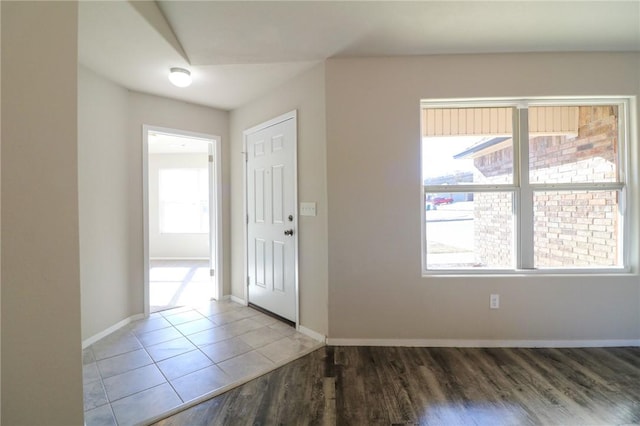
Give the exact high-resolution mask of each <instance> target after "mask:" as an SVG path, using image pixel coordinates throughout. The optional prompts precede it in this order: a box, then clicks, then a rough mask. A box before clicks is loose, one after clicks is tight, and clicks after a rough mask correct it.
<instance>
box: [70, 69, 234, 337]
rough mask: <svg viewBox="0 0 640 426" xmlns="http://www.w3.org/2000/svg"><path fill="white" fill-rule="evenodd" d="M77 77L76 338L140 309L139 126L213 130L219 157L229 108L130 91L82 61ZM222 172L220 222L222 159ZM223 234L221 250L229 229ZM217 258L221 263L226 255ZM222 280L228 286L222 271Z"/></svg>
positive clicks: (225, 176)
mask: <svg viewBox="0 0 640 426" xmlns="http://www.w3.org/2000/svg"><path fill="white" fill-rule="evenodd" d="M78 77H79V79H78V85H79V88H78V91H79V92H78V99H79V110H78V129H79V133H78V140H79V148H78V157H79V164H78V170H79V182H78V186H79V203H80V248H81V257H80V260H81V268H80V271H81V282H82V338H83V339H88V338H90V337H93V336H95V335H96V334H98V333H100V332H103V331H104V330H106V329H108V328H109V327H111V326H113V325H115V324H117V323H118V322H120V321H122V320H126V319H127V318H129V317H131V316H133V315H137V314H141V313H143V311H144V296H143V294H144V292H143V285H142V279H143V278H142V257H143V252H142V247H143V235H142V126H143V125H144V124H148V125H152V126H159V127H168V128H174V129H178V130H187V131H192V132H199V133H208V134H213V135H217V136H220V137H221V138H222V156H223V162H224V158H225V156H226V155H228V150H227V148H226V144H227V143H228V130H227V128H228V113H227V112H224V111H220V110H215V109H212V108H207V107H201V106H197V105H193V104H189V103H185V102H179V101H174V100H171V99H166V98H160V97H156V96H151V95H145V94H141V93H136V92H129V91H127V90H126V89H124V88H122V87H121V86H118V85H116V84H114V83H112V82H110V81H108V80H106V79H104V78H103V77H101V76H99V75H97V74H95V73H94V72H92V71H90V70H88V69H86V68H84V67H80V69H79V76H78ZM222 174H223V176H222V180H223V182H222V184H223V209H224V207H225V206H226V207H227V210H226V211H224V210H223V212H222V214H223V224H227V223H228V221H229V214H228V205H229V195H228V187H229V184H228V182H229V171H228V167H225V166H224V164H223V167H222ZM228 228H229V227H228V226H227V225H225V226H224V229H225V230H228ZM223 238H224V240H223V246H224V252H225V253H226V252H228V247H229V233H228V231H225V234H224V236H223ZM224 262H225V263H226V264H227V265H228V263H229V257H228V256H227V258H225V259H224ZM225 266H226V265H225ZM224 270H225V271H228V270H229V268H228V266H227V267H225V268H224ZM224 286H225V287H224V288H225V294H229V291H230V286H229V274H225V280H224Z"/></svg>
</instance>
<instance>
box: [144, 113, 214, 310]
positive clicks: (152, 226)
mask: <svg viewBox="0 0 640 426" xmlns="http://www.w3.org/2000/svg"><path fill="white" fill-rule="evenodd" d="M143 144H144V147H143V204H144V207H143V210H144V227H143V228H144V255H143V263H144V299H145V315H148V314H149V313H152V312H157V311H161V310H165V309H171V308H175V307H180V306H193V305H199V304H204V303H206V302H208V301H210V300H212V299H215V300H221V298H222V293H223V289H222V282H223V281H222V270H221V267H222V242H221V238H222V224H221V223H222V221H221V215H220V212H221V188H220V185H221V164H220V159H221V155H220V151H221V148H220V138H219V137H218V136H215V135H206V134H200V133H193V132H188V131H182V130H175V129H166V128H160V127H152V126H143Z"/></svg>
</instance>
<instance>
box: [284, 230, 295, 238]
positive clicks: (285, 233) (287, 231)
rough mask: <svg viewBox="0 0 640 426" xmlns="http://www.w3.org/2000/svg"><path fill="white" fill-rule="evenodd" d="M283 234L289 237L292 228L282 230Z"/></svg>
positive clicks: (291, 233)
mask: <svg viewBox="0 0 640 426" xmlns="http://www.w3.org/2000/svg"><path fill="white" fill-rule="evenodd" d="M284 235H287V236H289V237H290V236H292V235H293V229H287V230H286V231H284Z"/></svg>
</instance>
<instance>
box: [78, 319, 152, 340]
mask: <svg viewBox="0 0 640 426" xmlns="http://www.w3.org/2000/svg"><path fill="white" fill-rule="evenodd" d="M142 318H144V314H137V315H133V316H130V317H129V318H125V319H123V320H122V321H119V322H117V323H116V324H114V325H112V326H111V327H109V328H107V329H106V330H103V331H101V332H100V333H97V334H94V335H93V336H91V337H89V338H87V339H85V340H83V341H82V349H86V348H88V347H89V346H91V345H93V344H94V343H95V342H97V341H98V340H100V339H102V338H104V337H107V336H108V335H109V334H111V333H113V332H114V331H117V330H119V329H121V328H122V327H124V326H126V325H128V324H131V323H132V322H133V321H137V320H139V319H142Z"/></svg>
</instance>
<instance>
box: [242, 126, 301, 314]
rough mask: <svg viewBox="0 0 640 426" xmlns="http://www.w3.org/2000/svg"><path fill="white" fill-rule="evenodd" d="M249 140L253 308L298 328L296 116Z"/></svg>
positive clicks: (261, 130) (251, 133)
mask: <svg viewBox="0 0 640 426" xmlns="http://www.w3.org/2000/svg"><path fill="white" fill-rule="evenodd" d="M245 136H246V149H247V169H246V170H247V214H248V218H247V219H248V224H247V245H248V247H247V267H248V271H247V276H248V292H249V303H252V304H254V305H257V306H259V307H261V308H263V309H266V310H268V311H270V312H273V313H275V314H277V315H279V316H281V317H283V318H286V319H288V320H290V321H293V322H296V297H297V296H296V293H297V289H296V277H297V274H296V238H297V235H296V231H297V227H296V224H297V217H296V216H297V211H296V194H295V179H296V176H295V149H296V122H295V116H293V117H291V118H289V119H286V120H284V121H280V122H277V123H275V124H273V125H269V126H268V127H264V128H259V129H258V130H256V131H249V133H245Z"/></svg>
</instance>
